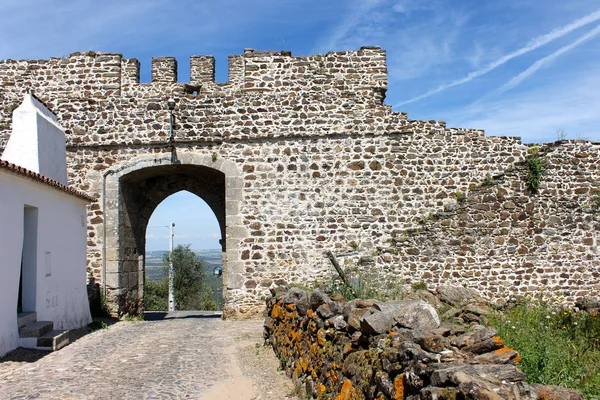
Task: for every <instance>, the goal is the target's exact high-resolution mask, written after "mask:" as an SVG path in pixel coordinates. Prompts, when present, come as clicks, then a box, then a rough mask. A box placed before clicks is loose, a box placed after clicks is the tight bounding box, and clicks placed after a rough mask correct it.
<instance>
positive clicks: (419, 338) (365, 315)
mask: <svg viewBox="0 0 600 400" xmlns="http://www.w3.org/2000/svg"><path fill="white" fill-rule="evenodd" d="M437 296H438V298H439V301H441V302H443V303H442V304H444V305H446V306H450V304H452V305H455V306H461V307H465V308H469V307H470V306H471V305H472V304H473V303H469V301H471V300H474V299H481V297H479V295H478V294H477V293H476V292H474V291H471V290H468V289H464V288H460V287H447V286H444V287H440V288H438V291H437ZM446 301H449V303H446ZM266 304H267V309H266V311H265V316H266V317H265V323H264V328H265V333H264V335H265V340H266V342H267V343H268V344H270V345H271V346H272V347H273V350H274V351H275V353H276V354H277V356H278V357H279V358H280V360H281V363H282V365H283V366H284V367H285V370H286V371H287V373H288V374H289V375H290V376H291V378H292V380H293V381H294V383H295V385H296V390H297V391H298V393H299V395H300V396H301V397H302V396H307V397H310V398H317V399H335V400H350V399H377V400H383V399H408V400H419V399H421V400H456V399H486V400H495V399H513V400H529V399H531V400H535V399H539V400H543V399H544V400H549V399H557V400H558V399H570V400H571V399H572V400H579V399H582V395H581V394H580V393H579V392H577V391H575V390H572V389H567V388H562V387H555V386H543V385H530V384H528V383H526V376H525V374H524V373H523V372H522V371H521V370H520V369H519V368H518V363H519V360H520V358H519V355H518V354H517V352H516V351H514V350H512V349H510V348H508V347H506V346H505V345H504V342H503V341H502V339H501V338H500V337H498V335H497V334H498V332H497V331H496V330H495V329H493V328H488V327H484V326H482V325H479V324H477V323H475V322H473V323H471V325H470V327H468V329H467V328H466V327H465V325H464V324H463V325H455V324H446V323H443V324H440V320H439V317H438V315H437V313H436V311H435V309H434V308H433V307H432V306H431V305H429V304H428V303H426V302H423V301H422V300H402V301H396V302H387V303H382V302H378V301H374V300H353V301H351V302H347V303H345V302H340V301H336V300H333V299H331V298H329V297H328V296H327V295H325V294H324V293H322V292H321V291H319V290H315V291H310V292H306V291H304V290H301V289H298V288H290V289H287V290H286V289H284V288H277V289H274V290H272V291H271V296H270V297H269V298H268V299H267V300H266ZM478 306H479V307H481V309H482V310H483V308H484V307H486V306H485V305H484V304H483V303H479V304H478ZM457 315H458V314H457ZM407 321H409V322H408V323H407Z"/></svg>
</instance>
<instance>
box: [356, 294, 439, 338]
mask: <svg viewBox="0 0 600 400" xmlns="http://www.w3.org/2000/svg"><path fill="white" fill-rule="evenodd" d="M360 326H361V328H362V329H364V330H365V331H366V332H368V333H372V334H380V333H384V332H388V331H390V330H391V329H392V328H393V327H394V326H400V327H403V328H409V329H419V330H424V329H435V328H438V327H439V326H440V318H439V316H438V315H437V312H436V311H435V309H434V308H433V307H432V306H431V305H430V304H428V303H426V302H424V301H422V300H400V301H392V302H387V303H375V304H374V305H373V307H372V308H371V309H370V311H369V312H368V313H366V314H365V315H363V316H362V318H361V320H360Z"/></svg>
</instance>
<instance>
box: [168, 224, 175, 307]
mask: <svg viewBox="0 0 600 400" xmlns="http://www.w3.org/2000/svg"><path fill="white" fill-rule="evenodd" d="M174 227H175V223H174V222H171V223H170V224H169V232H170V236H171V239H170V240H169V311H175V293H174V287H173V280H174V279H173V278H174V275H175V271H174V270H173V236H174V234H173V228H174Z"/></svg>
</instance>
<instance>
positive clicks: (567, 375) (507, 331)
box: [490, 302, 600, 398]
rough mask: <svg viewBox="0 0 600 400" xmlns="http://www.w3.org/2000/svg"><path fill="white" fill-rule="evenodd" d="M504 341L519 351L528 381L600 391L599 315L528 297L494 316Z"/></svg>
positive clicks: (598, 393) (590, 395)
mask: <svg viewBox="0 0 600 400" xmlns="http://www.w3.org/2000/svg"><path fill="white" fill-rule="evenodd" d="M490 325H492V326H494V327H495V328H496V329H498V331H499V333H500V337H502V339H503V340H504V341H505V342H506V345H507V346H509V347H511V348H513V349H515V350H516V351H518V352H519V354H520V356H521V361H520V368H521V369H522V370H523V372H525V373H526V374H527V377H528V381H529V382H530V383H541V384H546V385H559V386H566V387H571V388H574V389H577V390H581V391H582V392H583V393H584V395H585V396H586V397H587V398H598V396H600V369H598V365H600V318H599V317H597V316H592V315H589V314H587V313H583V312H579V313H577V312H574V311H572V310H568V309H561V308H552V307H550V306H549V305H548V304H546V303H541V302H537V303H531V302H524V303H521V304H518V305H517V306H516V307H514V308H512V309H511V310H509V311H505V312H504V314H497V315H494V316H492V317H491V318H490Z"/></svg>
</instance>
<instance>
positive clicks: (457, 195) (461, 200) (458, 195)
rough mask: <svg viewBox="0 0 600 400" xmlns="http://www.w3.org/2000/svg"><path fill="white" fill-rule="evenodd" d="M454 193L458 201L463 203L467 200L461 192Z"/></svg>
mask: <svg viewBox="0 0 600 400" xmlns="http://www.w3.org/2000/svg"><path fill="white" fill-rule="evenodd" d="M454 195H455V196H456V201H458V202H459V203H464V202H465V201H466V200H467V196H466V195H465V194H464V193H462V192H459V191H457V192H456V193H454Z"/></svg>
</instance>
